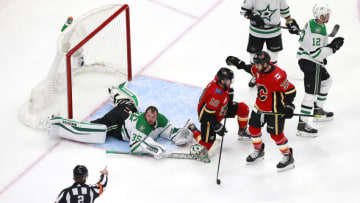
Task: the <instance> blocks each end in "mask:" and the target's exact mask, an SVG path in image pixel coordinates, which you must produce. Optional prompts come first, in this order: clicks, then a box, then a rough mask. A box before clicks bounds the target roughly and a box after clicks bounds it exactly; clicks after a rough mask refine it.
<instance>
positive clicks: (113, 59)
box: [20, 5, 132, 128]
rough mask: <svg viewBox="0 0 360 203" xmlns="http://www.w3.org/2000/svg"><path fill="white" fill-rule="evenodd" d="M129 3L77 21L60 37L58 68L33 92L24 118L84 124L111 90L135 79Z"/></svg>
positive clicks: (34, 122)
mask: <svg viewBox="0 0 360 203" xmlns="http://www.w3.org/2000/svg"><path fill="white" fill-rule="evenodd" d="M130 53H131V52H130V21H129V7H128V6H127V5H106V6H102V7H100V8H96V9H93V10H90V11H88V12H87V13H85V14H83V15H81V16H80V17H79V18H76V19H75V20H74V21H73V22H72V24H70V26H69V27H68V28H66V29H65V30H64V31H63V32H62V33H61V34H60V36H59V37H58V40H57V53H56V57H55V59H54V61H53V64H52V67H51V69H50V71H49V73H48V75H47V76H46V78H45V79H44V80H43V81H41V82H40V83H39V84H38V85H37V86H35V87H34V88H33V89H32V91H31V95H30V98H29V99H28V100H27V101H26V103H25V104H24V106H23V107H22V109H21V111H20V119H21V120H22V121H23V122H24V123H25V124H26V125H29V126H31V127H33V128H45V127H46V121H47V118H48V116H50V115H56V116H62V117H66V118H72V119H77V120H83V119H84V118H86V117H87V116H88V115H89V114H90V113H91V112H92V111H94V109H96V108H98V107H99V106H100V105H101V104H102V103H103V102H104V101H106V99H107V98H108V93H107V88H108V87H110V86H113V85H114V86H117V85H118V84H120V83H121V82H124V81H126V80H131V77H132V75H131V54H130Z"/></svg>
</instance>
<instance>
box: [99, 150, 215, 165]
mask: <svg viewBox="0 0 360 203" xmlns="http://www.w3.org/2000/svg"><path fill="white" fill-rule="evenodd" d="M106 153H107V154H129V155H138V156H152V155H151V154H148V153H143V152H123V151H116V150H106ZM164 158H173V159H190V160H196V161H201V162H204V163H210V159H209V157H196V156H194V155H192V154H187V153H168V154H165V157H164Z"/></svg>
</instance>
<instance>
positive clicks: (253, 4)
mask: <svg viewBox="0 0 360 203" xmlns="http://www.w3.org/2000/svg"><path fill="white" fill-rule="evenodd" d="M246 12H252V13H253V15H260V17H261V18H262V19H263V20H264V22H265V24H271V25H280V17H283V18H287V17H290V9H289V6H288V5H287V3H286V0H244V3H243V5H242V7H241V11H240V13H241V14H242V15H245V13H246ZM250 34H251V35H253V36H255V37H259V38H272V37H276V36H278V35H280V34H281V29H280V28H276V27H275V28H274V27H271V26H268V25H265V27H264V28H257V27H254V26H252V25H251V24H250Z"/></svg>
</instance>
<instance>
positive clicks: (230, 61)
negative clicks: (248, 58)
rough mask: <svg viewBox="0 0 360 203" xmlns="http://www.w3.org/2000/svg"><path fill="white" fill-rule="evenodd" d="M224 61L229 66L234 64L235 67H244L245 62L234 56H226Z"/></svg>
mask: <svg viewBox="0 0 360 203" xmlns="http://www.w3.org/2000/svg"><path fill="white" fill-rule="evenodd" d="M225 62H226V64H227V65H229V66H236V68H237V69H244V67H245V62H244V61H242V60H240V59H238V58H236V57H235V56H228V57H227V58H226V60H225Z"/></svg>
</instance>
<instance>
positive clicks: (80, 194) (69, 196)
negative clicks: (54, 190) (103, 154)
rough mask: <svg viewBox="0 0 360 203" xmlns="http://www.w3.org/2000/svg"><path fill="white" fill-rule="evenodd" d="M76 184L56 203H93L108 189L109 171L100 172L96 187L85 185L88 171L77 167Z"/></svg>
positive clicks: (62, 192) (75, 171) (65, 191)
mask: <svg viewBox="0 0 360 203" xmlns="http://www.w3.org/2000/svg"><path fill="white" fill-rule="evenodd" d="M73 172H74V181H75V182H74V184H73V185H72V186H70V187H68V188H65V189H64V190H62V191H61V192H60V194H59V196H58V197H57V199H56V202H55V203H78V202H82V203H93V202H94V200H95V199H96V198H97V197H99V196H100V195H101V194H102V193H103V191H104V190H105V188H106V184H107V181H108V177H107V176H108V174H109V172H108V170H107V169H106V167H105V168H104V169H103V170H102V171H100V173H101V175H100V180H99V181H98V183H97V184H95V185H87V184H85V182H86V178H87V177H88V170H87V168H86V167H85V166H83V165H77V166H76V167H75V168H74V170H73Z"/></svg>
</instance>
